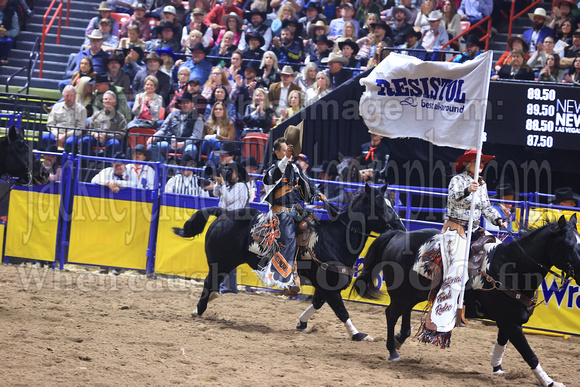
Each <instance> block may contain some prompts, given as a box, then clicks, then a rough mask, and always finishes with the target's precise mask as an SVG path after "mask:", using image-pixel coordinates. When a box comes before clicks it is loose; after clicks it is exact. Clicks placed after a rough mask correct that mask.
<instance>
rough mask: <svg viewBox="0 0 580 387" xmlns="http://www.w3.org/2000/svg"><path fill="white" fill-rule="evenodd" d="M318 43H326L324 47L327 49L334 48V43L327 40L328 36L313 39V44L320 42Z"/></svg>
mask: <svg viewBox="0 0 580 387" xmlns="http://www.w3.org/2000/svg"><path fill="white" fill-rule="evenodd" d="M320 41H322V42H324V43H326V45H327V46H328V47H332V46H334V42H333V41H332V40H330V39H328V36H326V35H320V36H319V37H318V38H315V39H314V43H315V44H316V43H318V42H320Z"/></svg>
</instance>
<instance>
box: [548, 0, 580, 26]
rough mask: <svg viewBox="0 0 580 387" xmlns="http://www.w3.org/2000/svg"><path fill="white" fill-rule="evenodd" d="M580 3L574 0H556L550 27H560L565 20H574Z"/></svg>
mask: <svg viewBox="0 0 580 387" xmlns="http://www.w3.org/2000/svg"><path fill="white" fill-rule="evenodd" d="M577 8H578V5H577V4H576V2H575V1H574V0H556V1H554V9H553V14H552V16H553V18H552V22H551V23H549V25H548V27H550V28H552V29H557V28H559V27H560V26H561V25H562V23H563V22H564V20H570V21H571V22H574V18H575V17H576V13H577V11H576V9H577Z"/></svg>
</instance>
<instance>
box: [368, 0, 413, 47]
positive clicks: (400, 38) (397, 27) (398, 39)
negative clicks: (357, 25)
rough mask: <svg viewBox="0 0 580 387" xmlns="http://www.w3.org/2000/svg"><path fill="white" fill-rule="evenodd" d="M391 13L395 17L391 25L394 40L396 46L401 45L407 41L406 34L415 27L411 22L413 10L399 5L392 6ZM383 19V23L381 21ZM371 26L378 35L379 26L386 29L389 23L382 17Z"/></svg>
mask: <svg viewBox="0 0 580 387" xmlns="http://www.w3.org/2000/svg"><path fill="white" fill-rule="evenodd" d="M391 15H392V18H393V21H392V24H391V25H390V30H391V33H392V38H391V40H392V42H393V45H395V46H400V45H401V44H403V43H405V39H406V36H407V35H408V34H409V32H410V30H412V29H413V26H412V25H411V24H410V21H411V20H413V21H414V20H415V19H412V15H411V11H409V9H407V8H406V7H404V6H398V7H393V8H391ZM381 21H382V23H381ZM371 27H372V28H374V30H375V35H377V31H376V29H377V27H382V28H384V29H385V31H388V30H387V29H386V27H388V26H387V23H385V22H384V21H383V20H382V19H381V20H379V21H378V22H377V23H372V24H371Z"/></svg>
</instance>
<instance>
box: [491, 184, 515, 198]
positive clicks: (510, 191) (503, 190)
mask: <svg viewBox="0 0 580 387" xmlns="http://www.w3.org/2000/svg"><path fill="white" fill-rule="evenodd" d="M495 192H496V193H495V195H494V196H493V197H495V198H498V199H501V198H504V197H506V196H509V195H511V196H513V197H514V200H516V197H517V195H516V191H515V190H514V187H513V186H512V185H511V184H510V183H505V184H499V185H498V186H497V187H495Z"/></svg>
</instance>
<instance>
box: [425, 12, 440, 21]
mask: <svg viewBox="0 0 580 387" xmlns="http://www.w3.org/2000/svg"><path fill="white" fill-rule="evenodd" d="M439 20H441V13H439V11H431V13H430V14H429V16H427V21H439Z"/></svg>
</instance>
